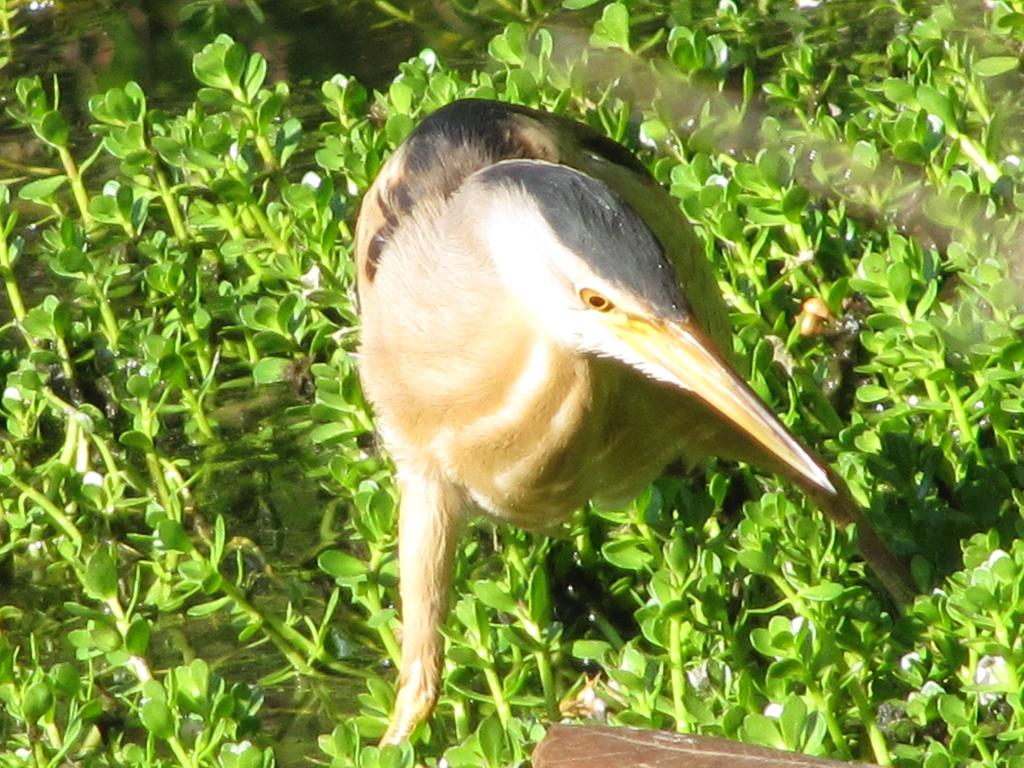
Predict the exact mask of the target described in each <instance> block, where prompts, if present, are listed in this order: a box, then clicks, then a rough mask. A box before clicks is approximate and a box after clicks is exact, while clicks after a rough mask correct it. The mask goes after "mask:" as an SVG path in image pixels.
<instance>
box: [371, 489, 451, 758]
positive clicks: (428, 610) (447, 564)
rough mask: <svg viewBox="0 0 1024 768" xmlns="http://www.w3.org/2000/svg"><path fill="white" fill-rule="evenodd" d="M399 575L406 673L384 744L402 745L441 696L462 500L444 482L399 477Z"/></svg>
mask: <svg viewBox="0 0 1024 768" xmlns="http://www.w3.org/2000/svg"><path fill="white" fill-rule="evenodd" d="M399 490H400V492H401V505H400V507H399V523H398V570H399V579H400V590H401V596H402V671H401V676H400V678H399V684H398V695H397V696H396V698H395V708H394V711H392V713H391V722H390V723H389V724H388V730H387V733H385V734H384V738H383V739H381V744H397V743H398V742H400V741H402V740H403V739H406V738H408V737H409V735H410V734H411V733H412V731H413V729H414V728H415V727H416V726H417V725H418V724H419V723H421V722H422V721H423V720H426V719H427V718H428V717H430V714H431V712H433V710H434V704H435V703H436V702H437V697H438V694H439V692H440V682H441V662H442V652H443V650H444V641H443V639H442V637H441V633H440V631H439V628H440V625H441V623H442V622H443V621H444V619H445V616H446V615H447V613H448V596H449V592H450V591H451V580H452V559H453V557H454V554H455V544H456V541H457V540H458V537H459V532H460V529H461V518H462V510H463V506H464V505H463V501H462V496H461V494H460V492H459V491H458V489H457V488H455V487H454V486H452V485H451V484H450V483H448V482H447V481H444V480H441V479H439V478H432V477H426V476H423V475H421V474H416V473H405V472H400V473H399Z"/></svg>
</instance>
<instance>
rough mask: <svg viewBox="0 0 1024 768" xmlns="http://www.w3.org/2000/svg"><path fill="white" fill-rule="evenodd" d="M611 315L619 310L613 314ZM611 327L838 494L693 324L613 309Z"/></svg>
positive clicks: (801, 472)
mask: <svg viewBox="0 0 1024 768" xmlns="http://www.w3.org/2000/svg"><path fill="white" fill-rule="evenodd" d="M613 315H617V317H615V318H614V319H613ZM608 317H609V320H611V321H612V323H611V325H612V329H613V331H614V332H615V334H616V335H617V336H618V337H619V339H620V340H621V341H623V342H624V343H625V344H626V345H628V346H629V348H630V349H631V350H632V351H633V353H634V354H636V355H637V356H638V357H639V358H641V359H642V360H643V361H644V362H646V363H647V364H648V365H651V366H653V367H654V369H655V371H656V372H658V373H663V376H659V378H664V380H665V381H667V382H668V383H670V384H674V385H675V386H677V387H679V388H680V389H684V390H686V391H687V392H691V393H692V394H693V395H695V396H696V397H699V398H700V399H701V400H703V401H704V402H705V403H707V404H708V405H709V406H711V408H712V409H714V410H715V411H716V412H717V413H719V414H721V415H722V416H724V417H725V418H726V419H728V420H729V421H730V422H732V423H733V424H734V425H736V427H738V428H739V429H740V430H742V431H743V433H745V434H746V435H748V436H749V437H750V438H751V439H753V440H755V441H756V442H757V443H758V444H759V445H760V446H761V447H763V448H764V449H766V450H767V451H769V452H770V453H771V454H772V455H774V456H775V457H776V458H777V459H778V460H779V461H780V462H781V463H782V464H783V465H785V466H786V467H787V468H789V469H790V470H791V471H792V472H794V473H795V474H796V475H798V476H800V477H802V478H804V479H805V480H806V481H808V482H810V483H811V484H813V485H814V486H817V487H818V488H819V489H821V490H822V491H824V492H825V493H827V494H830V495H834V494H836V493H837V491H836V489H835V486H834V485H833V484H832V481H831V480H830V479H829V476H828V473H827V472H826V471H825V469H824V468H823V467H822V466H821V465H820V464H819V463H818V462H817V460H815V459H814V457H813V456H812V455H811V454H810V453H808V451H807V450H805V449H804V448H803V446H801V445H800V444H799V443H798V442H797V441H796V438H794V437H793V435H791V434H790V432H789V430H787V429H786V427H785V426H784V425H783V424H782V422H780V421H779V419H778V417H776V416H775V414H774V413H772V412H771V411H770V410H768V408H767V407H766V406H765V404H764V403H762V402H761V400H760V398H758V396H757V395H756V394H754V391H753V390H752V389H751V388H750V386H749V385H748V384H747V383H746V382H745V381H744V380H743V379H741V378H740V376H739V374H737V373H736V372H735V371H734V370H733V369H732V367H731V366H730V365H729V364H728V363H727V362H726V361H725V360H724V359H723V358H722V356H721V355H720V354H719V353H718V351H717V350H716V349H715V347H714V345H713V344H712V343H711V342H710V341H708V340H707V339H706V338H705V336H704V334H703V333H702V332H701V331H700V330H699V329H697V328H696V327H694V326H691V325H689V324H684V323H677V322H672V321H665V320H649V319H647V318H645V317H638V316H636V315H627V314H624V313H623V314H619V313H610V314H609V316H608Z"/></svg>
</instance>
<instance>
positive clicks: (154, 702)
mask: <svg viewBox="0 0 1024 768" xmlns="http://www.w3.org/2000/svg"><path fill="white" fill-rule="evenodd" d="M139 719H140V720H141V721H142V725H143V727H144V728H145V729H146V730H147V731H149V732H150V733H152V734H153V735H154V736H156V737H157V738H158V739H169V738H170V737H171V736H173V735H174V731H175V727H174V725H175V724H174V716H173V715H172V714H171V708H170V707H168V706H167V702H165V701H163V700H162V699H144V700H143V702H142V707H141V708H140V710H139Z"/></svg>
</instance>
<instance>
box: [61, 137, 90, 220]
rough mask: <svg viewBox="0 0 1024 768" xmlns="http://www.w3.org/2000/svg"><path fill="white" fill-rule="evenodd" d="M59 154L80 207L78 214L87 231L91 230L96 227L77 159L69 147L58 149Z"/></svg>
mask: <svg viewBox="0 0 1024 768" xmlns="http://www.w3.org/2000/svg"><path fill="white" fill-rule="evenodd" d="M57 154H58V155H59V156H60V162H61V165H63V166H64V173H66V174H67V176H68V182H69V183H70V184H71V193H72V194H73V195H74V197H75V205H77V206H78V213H79V214H80V215H81V217H82V223H83V224H85V228H86V230H90V229H92V228H93V226H95V222H94V221H93V218H92V214H91V213H89V195H88V194H86V191H85V185H84V184H83V183H82V174H81V173H79V171H78V165H77V164H76V163H75V158H74V157H72V156H71V152H70V150H68V148H67V147H61V146H58V147H57Z"/></svg>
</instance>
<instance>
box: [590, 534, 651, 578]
mask: <svg viewBox="0 0 1024 768" xmlns="http://www.w3.org/2000/svg"><path fill="white" fill-rule="evenodd" d="M601 554H602V555H603V556H604V559H605V560H607V561H608V562H609V563H611V564H612V565H614V566H616V567H618V568H623V569H625V570H627V571H639V570H641V569H643V568H646V567H647V566H648V565H650V564H651V562H652V561H653V560H654V556H653V555H651V553H650V552H647V551H646V550H644V549H641V547H640V546H639V545H638V544H637V543H636V541H634V540H632V539H619V540H617V541H608V542H605V544H604V546H602V547H601Z"/></svg>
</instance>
